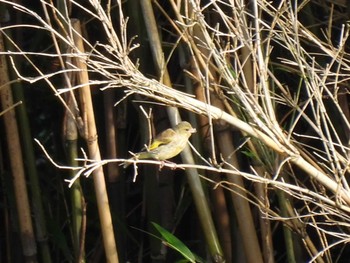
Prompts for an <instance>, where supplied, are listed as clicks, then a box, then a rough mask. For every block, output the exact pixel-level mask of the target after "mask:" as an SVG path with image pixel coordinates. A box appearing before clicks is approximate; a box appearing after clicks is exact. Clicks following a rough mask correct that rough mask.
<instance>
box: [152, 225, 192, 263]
mask: <svg viewBox="0 0 350 263" xmlns="http://www.w3.org/2000/svg"><path fill="white" fill-rule="evenodd" d="M152 225H153V226H154V227H155V228H156V229H157V231H158V232H159V233H160V234H161V236H162V237H163V238H164V240H165V241H166V244H167V245H168V246H169V247H171V248H173V249H175V250H176V251H177V252H179V253H180V254H181V255H182V256H184V257H185V258H186V259H187V260H188V261H189V262H194V263H195V262H198V261H196V259H198V258H197V257H196V256H195V255H194V254H193V253H192V252H191V250H190V249H189V248H188V247H187V246H186V245H185V244H184V243H182V241H181V240H180V239H178V238H177V237H176V236H174V235H173V234H172V233H170V232H169V231H168V230H166V229H164V228H163V227H161V226H160V225H158V224H157V223H154V222H152Z"/></svg>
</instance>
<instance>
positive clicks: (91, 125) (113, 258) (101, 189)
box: [72, 19, 119, 263]
mask: <svg viewBox="0 0 350 263" xmlns="http://www.w3.org/2000/svg"><path fill="white" fill-rule="evenodd" d="M72 25H73V27H74V30H75V31H76V32H75V34H74V42H75V44H76V47H77V49H78V51H79V52H82V53H83V52H84V45H83V41H82V37H81V29H80V22H79V21H78V20H75V19H74V20H72ZM83 59H84V58H80V59H77V61H76V64H77V66H78V68H80V69H81V72H79V73H80V74H79V76H78V79H79V80H78V81H79V83H80V84H85V86H83V87H82V88H80V89H79V91H80V97H81V98H80V99H81V107H82V112H83V120H84V125H86V126H87V127H86V131H87V134H86V136H87V137H86V140H87V144H88V148H89V158H90V159H91V160H95V161H100V160H101V154H100V149H99V146H98V140H97V130H96V123H95V117H94V110H93V105H92V99H91V91H90V86H89V85H88V84H87V83H89V78H88V75H87V67H86V64H85V63H84V62H83V61H82V60H83ZM93 179H94V186H95V192H96V200H97V207H98V212H99V216H100V224H101V230H102V238H103V244H104V249H105V253H106V258H107V261H108V262H110V263H118V262H119V260H118V253H117V246H116V242H115V238H114V230H113V224H112V217H111V212H110V208H109V200H108V195H107V189H106V182H105V177H104V173H103V168H102V166H100V167H98V168H96V169H95V170H94V172H93Z"/></svg>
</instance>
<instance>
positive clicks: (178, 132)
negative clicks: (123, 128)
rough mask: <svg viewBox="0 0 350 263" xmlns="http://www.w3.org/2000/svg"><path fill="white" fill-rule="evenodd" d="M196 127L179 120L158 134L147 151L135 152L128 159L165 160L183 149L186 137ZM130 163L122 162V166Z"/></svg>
mask: <svg viewBox="0 0 350 263" xmlns="http://www.w3.org/2000/svg"><path fill="white" fill-rule="evenodd" d="M195 132H196V129H195V128H192V126H191V124H190V123H188V122H187V121H183V122H180V123H179V124H177V125H176V126H175V128H174V129H171V128H169V129H166V130H165V131H163V132H161V133H160V134H158V135H157V136H156V137H155V138H154V140H153V142H152V144H151V145H150V146H149V148H148V149H147V151H142V152H139V153H136V154H135V156H134V157H133V158H131V159H130V160H138V159H154V160H158V161H165V160H168V159H170V158H173V157H175V156H176V155H178V154H179V153H180V152H182V150H183V149H185V147H186V145H187V142H188V139H189V138H190V136H191V134H192V133H195ZM129 165H130V163H128V162H126V163H124V168H126V167H128V166H129Z"/></svg>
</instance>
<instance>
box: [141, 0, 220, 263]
mask: <svg viewBox="0 0 350 263" xmlns="http://www.w3.org/2000/svg"><path fill="white" fill-rule="evenodd" d="M141 7H142V12H143V16H144V19H145V24H146V28H147V31H148V36H149V38H150V41H151V50H152V54H153V58H154V61H155V64H156V67H157V70H158V74H159V76H160V79H161V80H162V82H163V83H164V84H165V85H168V86H171V80H170V76H169V73H168V71H167V68H166V66H165V65H166V64H165V59H164V55H163V53H162V46H161V42H160V38H159V33H158V30H157V25H156V20H155V18H154V12H153V9H152V5H151V1H150V0H142V1H141ZM167 110H168V116H169V119H170V122H171V123H172V125H173V126H175V125H176V123H177V122H179V121H181V118H180V114H179V112H178V109H177V108H175V107H168V108H167ZM181 158H182V160H183V162H184V163H194V159H193V156H192V153H191V150H190V148H189V146H187V147H186V148H185V150H184V151H183V152H182V153H181ZM186 175H187V180H188V183H189V185H190V188H191V191H192V194H193V198H194V202H195V205H196V208H197V212H198V215H199V218H200V223H201V225H202V229H203V232H204V236H205V239H206V242H207V244H208V247H209V251H210V255H211V257H212V259H213V260H214V261H215V262H223V261H225V260H224V258H223V253H222V249H221V246H220V243H219V239H218V236H217V233H216V229H215V226H214V222H213V218H212V215H211V212H210V209H209V204H208V202H207V199H206V198H205V194H204V190H203V187H202V184H201V181H200V178H199V174H198V171H197V170H196V169H193V168H192V169H186Z"/></svg>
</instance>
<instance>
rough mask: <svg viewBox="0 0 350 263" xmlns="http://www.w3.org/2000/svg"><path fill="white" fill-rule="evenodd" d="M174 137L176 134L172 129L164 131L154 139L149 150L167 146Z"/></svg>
mask: <svg viewBox="0 0 350 263" xmlns="http://www.w3.org/2000/svg"><path fill="white" fill-rule="evenodd" d="M175 135H176V132H175V131H174V130H173V129H170V128H169V129H166V130H165V131H163V132H161V133H160V134H158V135H157V136H156V137H155V138H154V140H153V142H152V144H151V145H150V147H149V150H150V151H152V150H154V149H156V148H157V147H158V146H160V145H164V144H168V143H169V142H171V141H172V140H173V139H174V137H175Z"/></svg>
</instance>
